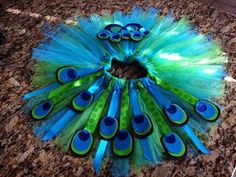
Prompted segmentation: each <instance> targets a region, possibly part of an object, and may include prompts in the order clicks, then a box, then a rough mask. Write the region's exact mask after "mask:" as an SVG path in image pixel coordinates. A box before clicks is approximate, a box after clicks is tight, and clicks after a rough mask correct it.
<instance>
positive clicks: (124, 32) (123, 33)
mask: <svg viewBox="0 0 236 177" xmlns="http://www.w3.org/2000/svg"><path fill="white" fill-rule="evenodd" d="M120 34H121V37H122V39H129V38H130V32H129V31H128V30H127V29H123V30H122V31H121V32H120Z"/></svg>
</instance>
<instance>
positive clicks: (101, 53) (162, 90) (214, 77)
mask: <svg viewBox="0 0 236 177" xmlns="http://www.w3.org/2000/svg"><path fill="white" fill-rule="evenodd" d="M45 36H46V38H45V40H44V41H43V42H41V43H40V44H39V45H38V47H37V48H34V49H33V58H35V59H36V60H37V63H36V67H35V76H34V78H33V85H34V86H37V87H41V88H40V89H38V90H35V91H32V92H29V93H27V94H25V95H24V100H26V101H27V102H26V104H25V106H24V110H26V111H27V112H29V113H30V115H31V116H32V117H33V118H34V119H36V120H40V121H37V123H36V125H35V126H34V133H35V134H36V135H37V136H38V137H39V138H40V139H41V140H42V141H50V140H53V141H55V143H56V144H57V145H58V146H59V147H61V148H63V149H64V150H65V151H71V152H73V153H74V154H75V155H76V156H90V157H92V159H93V166H94V170H95V172H96V174H98V173H99V170H100V168H101V166H102V162H103V160H108V159H109V160H111V162H112V167H111V172H112V174H113V175H114V176H127V174H128V172H129V170H130V169H139V167H142V166H144V165H149V164H156V163H158V162H160V161H161V160H162V159H165V158H174V159H178V158H182V157H184V156H186V154H187V152H189V153H188V154H197V153H199V152H200V153H203V154H209V150H208V149H207V148H206V146H205V145H204V144H203V142H204V141H206V139H207V132H208V131H209V128H210V127H211V126H212V125H215V124H217V122H219V121H217V118H218V117H219V115H220V108H219V106H218V105H217V104H216V103H214V102H213V99H214V100H215V99H219V98H221V97H222V96H223V94H224V81H223V77H224V75H225V71H224V63H225V62H226V57H224V56H223V55H222V51H221V48H220V46H219V45H218V44H217V43H216V42H214V41H213V40H212V39H211V38H210V37H209V36H206V35H203V34H199V33H198V32H197V30H196V29H194V28H193V27H191V26H190V24H189V22H188V20H187V19H186V18H185V17H183V18H182V19H180V20H179V21H176V20H175V18H174V16H173V15H171V14H169V15H167V16H159V15H158V10H157V9H155V8H149V9H147V10H145V11H144V10H142V8H140V7H134V8H133V9H132V11H131V13H130V14H124V13H122V12H120V11H116V12H114V14H113V15H111V16H103V17H101V16H99V15H96V14H94V15H91V16H89V17H88V18H83V17H77V18H76V23H74V24H70V25H68V24H59V25H57V26H56V27H54V28H51V29H50V30H48V32H45ZM114 61H118V62H120V63H123V64H124V65H126V64H130V65H132V64H133V63H134V62H136V63H139V65H141V66H142V70H143V71H145V73H146V75H145V77H141V78H137V79H122V78H118V77H115V76H114V75H112V74H111V73H110V72H109V69H111V67H112V63H113V62H114ZM137 72H141V71H137ZM41 121H42V122H41ZM213 122H215V123H213Z"/></svg>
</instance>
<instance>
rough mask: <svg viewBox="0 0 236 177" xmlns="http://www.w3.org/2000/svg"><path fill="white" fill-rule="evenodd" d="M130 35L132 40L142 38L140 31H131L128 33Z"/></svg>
mask: <svg viewBox="0 0 236 177" xmlns="http://www.w3.org/2000/svg"><path fill="white" fill-rule="evenodd" d="M130 37H131V39H132V40H134V41H141V40H142V38H143V37H142V33H141V32H140V31H133V32H131V33H130Z"/></svg>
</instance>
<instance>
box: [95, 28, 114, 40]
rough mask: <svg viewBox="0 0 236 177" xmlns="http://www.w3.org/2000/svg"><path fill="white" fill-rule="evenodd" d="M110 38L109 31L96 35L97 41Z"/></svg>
mask: <svg viewBox="0 0 236 177" xmlns="http://www.w3.org/2000/svg"><path fill="white" fill-rule="evenodd" d="M110 36H111V32H110V31H109V30H103V31H101V32H99V33H98V34H97V37H98V38H99V39H102V40H105V39H108V38H109V37H110Z"/></svg>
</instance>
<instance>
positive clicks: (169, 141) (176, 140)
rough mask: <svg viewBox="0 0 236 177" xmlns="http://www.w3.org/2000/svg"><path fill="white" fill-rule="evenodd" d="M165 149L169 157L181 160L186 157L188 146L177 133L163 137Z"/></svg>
mask: <svg viewBox="0 0 236 177" xmlns="http://www.w3.org/2000/svg"><path fill="white" fill-rule="evenodd" d="M162 144H163V147H164V149H165V151H166V153H167V154H168V155H170V156H171V157H175V158H179V157H182V156H184V155H185V153H186V151H187V150H186V146H185V144H184V142H183V141H182V140H181V138H180V137H179V136H178V135H177V134H175V133H167V134H165V135H164V136H163V137H162Z"/></svg>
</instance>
